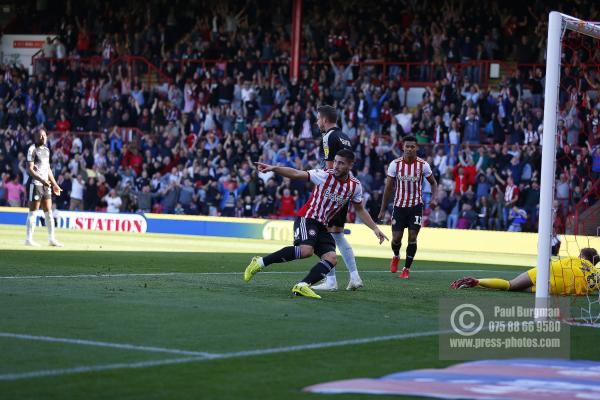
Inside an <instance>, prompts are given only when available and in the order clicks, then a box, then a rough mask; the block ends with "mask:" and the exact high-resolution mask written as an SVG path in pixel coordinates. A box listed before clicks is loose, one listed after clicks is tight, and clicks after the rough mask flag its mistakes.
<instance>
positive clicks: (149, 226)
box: [0, 207, 600, 268]
mask: <svg viewBox="0 0 600 400" xmlns="http://www.w3.org/2000/svg"><path fill="white" fill-rule="evenodd" d="M26 216H27V209H25V208H13V207H0V226H1V225H4V224H8V225H24V224H25V219H26ZM37 216H38V218H37V225H40V226H41V225H44V224H45V221H44V214H43V213H42V212H41V211H39V212H38V214H37ZM55 220H56V222H55V223H56V226H57V227H58V228H63V229H75V230H82V231H86V230H91V231H109V232H128V233H131V234H146V233H150V234H152V233H160V234H180V235H196V236H212V237H226V238H243V239H259V240H266V241H279V242H284V243H291V242H292V240H293V234H294V232H293V222H292V221H282V220H264V219H253V218H225V217H204V216H188V215H167V214H127V213H120V214H113V213H96V212H79V211H60V210H59V211H56V212H55ZM0 229H1V227H0ZM382 230H383V231H384V233H385V234H386V235H388V237H389V238H391V228H390V226H382ZM346 237H347V238H348V241H349V242H350V244H352V246H353V247H354V249H355V252H356V254H357V255H358V256H361V257H377V258H389V257H390V254H391V250H390V248H389V243H387V242H386V243H384V244H383V245H379V244H378V241H377V238H376V237H375V236H374V235H373V232H372V231H371V230H370V229H369V228H368V227H366V226H365V225H362V224H347V225H346ZM199 240H200V239H199ZM406 241H407V237H405V238H404V244H406ZM232 243H233V242H232ZM562 243H563V244H562V246H561V255H562V256H576V255H578V253H579V249H580V248H581V247H595V248H597V249H600V238H598V237H589V236H563V237H562ZM418 246H419V247H418V259H421V260H430V261H440V262H457V263H465V264H467V263H468V264H473V263H476V264H477V263H479V264H497V265H515V266H533V265H535V262H536V255H537V234H535V233H513V232H498V231H479V230H456V229H455V230H448V229H441V228H423V229H422V230H421V233H420V234H419V240H418ZM402 253H403V252H402ZM401 255H402V254H401ZM470 268H472V266H470Z"/></svg>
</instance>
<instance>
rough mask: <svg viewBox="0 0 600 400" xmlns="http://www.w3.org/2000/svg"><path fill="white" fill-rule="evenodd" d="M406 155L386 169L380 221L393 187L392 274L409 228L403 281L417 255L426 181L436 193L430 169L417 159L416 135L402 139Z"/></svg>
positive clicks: (432, 191) (396, 266) (401, 276)
mask: <svg viewBox="0 0 600 400" xmlns="http://www.w3.org/2000/svg"><path fill="white" fill-rule="evenodd" d="M403 143H404V153H403V155H402V157H400V158H397V159H395V160H394V161H392V162H391V163H390V165H389V167H388V170H387V178H386V180H385V189H384V192H383V200H382V202H381V210H380V211H379V220H381V219H383V217H384V216H385V210H386V209H387V205H388V203H389V201H390V198H391V196H392V190H393V188H394V184H395V186H396V192H395V195H394V212H393V215H392V251H393V252H394V257H393V258H392V262H391V263H390V271H391V272H392V273H396V271H398V263H399V262H400V247H401V246H402V236H403V234H404V229H405V228H408V246H407V247H406V264H405V265H404V268H403V269H402V273H401V274H400V278H402V279H408V276H409V271H410V266H411V265H412V262H413V259H414V258H415V254H416V253H417V235H418V234H419V230H420V229H421V222H422V220H423V179H427V181H429V183H430V184H431V193H432V195H435V193H436V192H437V182H436V180H435V178H434V177H433V173H432V171H431V166H430V165H429V164H428V163H427V162H426V161H424V160H422V159H420V158H419V157H417V141H416V139H415V138H414V137H413V136H406V137H405V138H404V140H403Z"/></svg>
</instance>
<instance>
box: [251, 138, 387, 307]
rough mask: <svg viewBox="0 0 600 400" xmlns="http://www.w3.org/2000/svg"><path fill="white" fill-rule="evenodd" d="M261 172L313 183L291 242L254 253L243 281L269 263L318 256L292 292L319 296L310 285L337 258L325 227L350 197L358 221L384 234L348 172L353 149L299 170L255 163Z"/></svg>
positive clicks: (355, 180)
mask: <svg viewBox="0 0 600 400" xmlns="http://www.w3.org/2000/svg"><path fill="white" fill-rule="evenodd" d="M256 164H257V166H258V169H259V170H260V171H262V172H268V171H273V172H275V173H276V174H278V175H281V176H284V177H287V178H290V179H298V180H310V181H311V182H312V183H314V184H315V187H314V188H313V191H312V194H311V195H310V199H309V200H308V201H307V202H306V206H305V207H302V209H301V210H300V211H299V212H298V216H297V217H296V220H295V221H294V245H293V246H287V247H284V248H282V249H280V250H278V251H276V252H274V253H271V254H269V255H267V256H265V257H254V258H253V259H252V261H251V262H250V264H249V265H248V266H247V267H246V270H245V271H244V281H246V282H249V281H250V280H251V279H252V278H253V277H254V275H256V274H257V273H258V272H260V271H262V270H263V269H264V268H266V267H268V266H269V265H271V264H276V263H282V262H288V261H292V260H298V259H301V258H308V257H310V256H312V255H313V254H316V255H317V256H319V258H320V260H319V262H318V263H317V264H316V265H315V266H314V267H313V268H312V269H311V270H310V272H309V273H308V275H306V277H305V278H304V279H303V280H302V281H301V282H298V284H296V285H295V286H294V287H293V288H292V293H294V294H296V295H300V296H306V297H312V298H315V299H320V298H321V296H319V295H318V294H316V293H315V292H314V291H313V290H312V288H311V286H312V285H313V284H315V283H317V282H319V281H321V280H322V279H323V278H324V277H325V276H326V275H327V274H328V273H329V272H330V271H331V270H332V269H333V268H334V267H335V264H336V262H337V256H336V253H335V241H334V240H333V238H332V237H331V236H332V235H331V233H329V232H328V231H327V225H328V224H329V222H330V221H331V218H332V217H333V216H334V215H335V214H336V212H338V211H339V210H340V209H341V208H342V207H344V206H345V205H346V203H348V202H349V201H352V202H353V203H354V207H355V209H356V213H357V215H358V216H360V219H361V221H363V222H364V223H365V225H367V226H368V227H369V228H371V229H372V230H373V232H374V233H375V235H376V236H377V238H378V239H379V244H381V243H382V242H383V241H384V240H387V237H386V236H385V235H384V234H383V232H381V230H379V228H378V227H377V225H376V224H375V222H373V220H372V219H371V216H370V215H369V213H368V212H367V211H366V210H365V209H364V207H363V204H362V185H361V184H360V181H359V180H358V179H356V178H355V177H354V176H352V173H351V172H350V171H351V169H352V165H353V164H354V153H353V152H351V151H350V150H340V151H339V152H338V154H337V155H336V156H335V160H334V163H333V168H331V169H326V170H321V169H316V170H314V169H313V170H310V171H299V170H297V169H293V168H287V167H275V166H271V165H267V164H263V163H256Z"/></svg>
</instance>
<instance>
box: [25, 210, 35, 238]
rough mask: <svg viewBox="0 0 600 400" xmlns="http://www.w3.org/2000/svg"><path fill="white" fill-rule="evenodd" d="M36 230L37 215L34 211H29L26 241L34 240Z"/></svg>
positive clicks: (26, 224)
mask: <svg viewBox="0 0 600 400" xmlns="http://www.w3.org/2000/svg"><path fill="white" fill-rule="evenodd" d="M34 228H35V215H34V214H33V211H29V213H28V214H27V222H26V223H25V232H26V233H25V235H26V236H25V239H27V240H31V239H32V238H33V230H34Z"/></svg>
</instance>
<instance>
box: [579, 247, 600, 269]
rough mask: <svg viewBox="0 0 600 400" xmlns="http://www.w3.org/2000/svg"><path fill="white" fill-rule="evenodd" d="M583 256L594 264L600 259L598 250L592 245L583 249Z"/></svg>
mask: <svg viewBox="0 0 600 400" xmlns="http://www.w3.org/2000/svg"><path fill="white" fill-rule="evenodd" d="M581 258H583V259H585V260H588V261H589V262H591V263H592V265H596V264H597V263H598V261H600V256H599V255H598V251H596V249H594V248H592V247H586V248H583V249H581Z"/></svg>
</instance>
